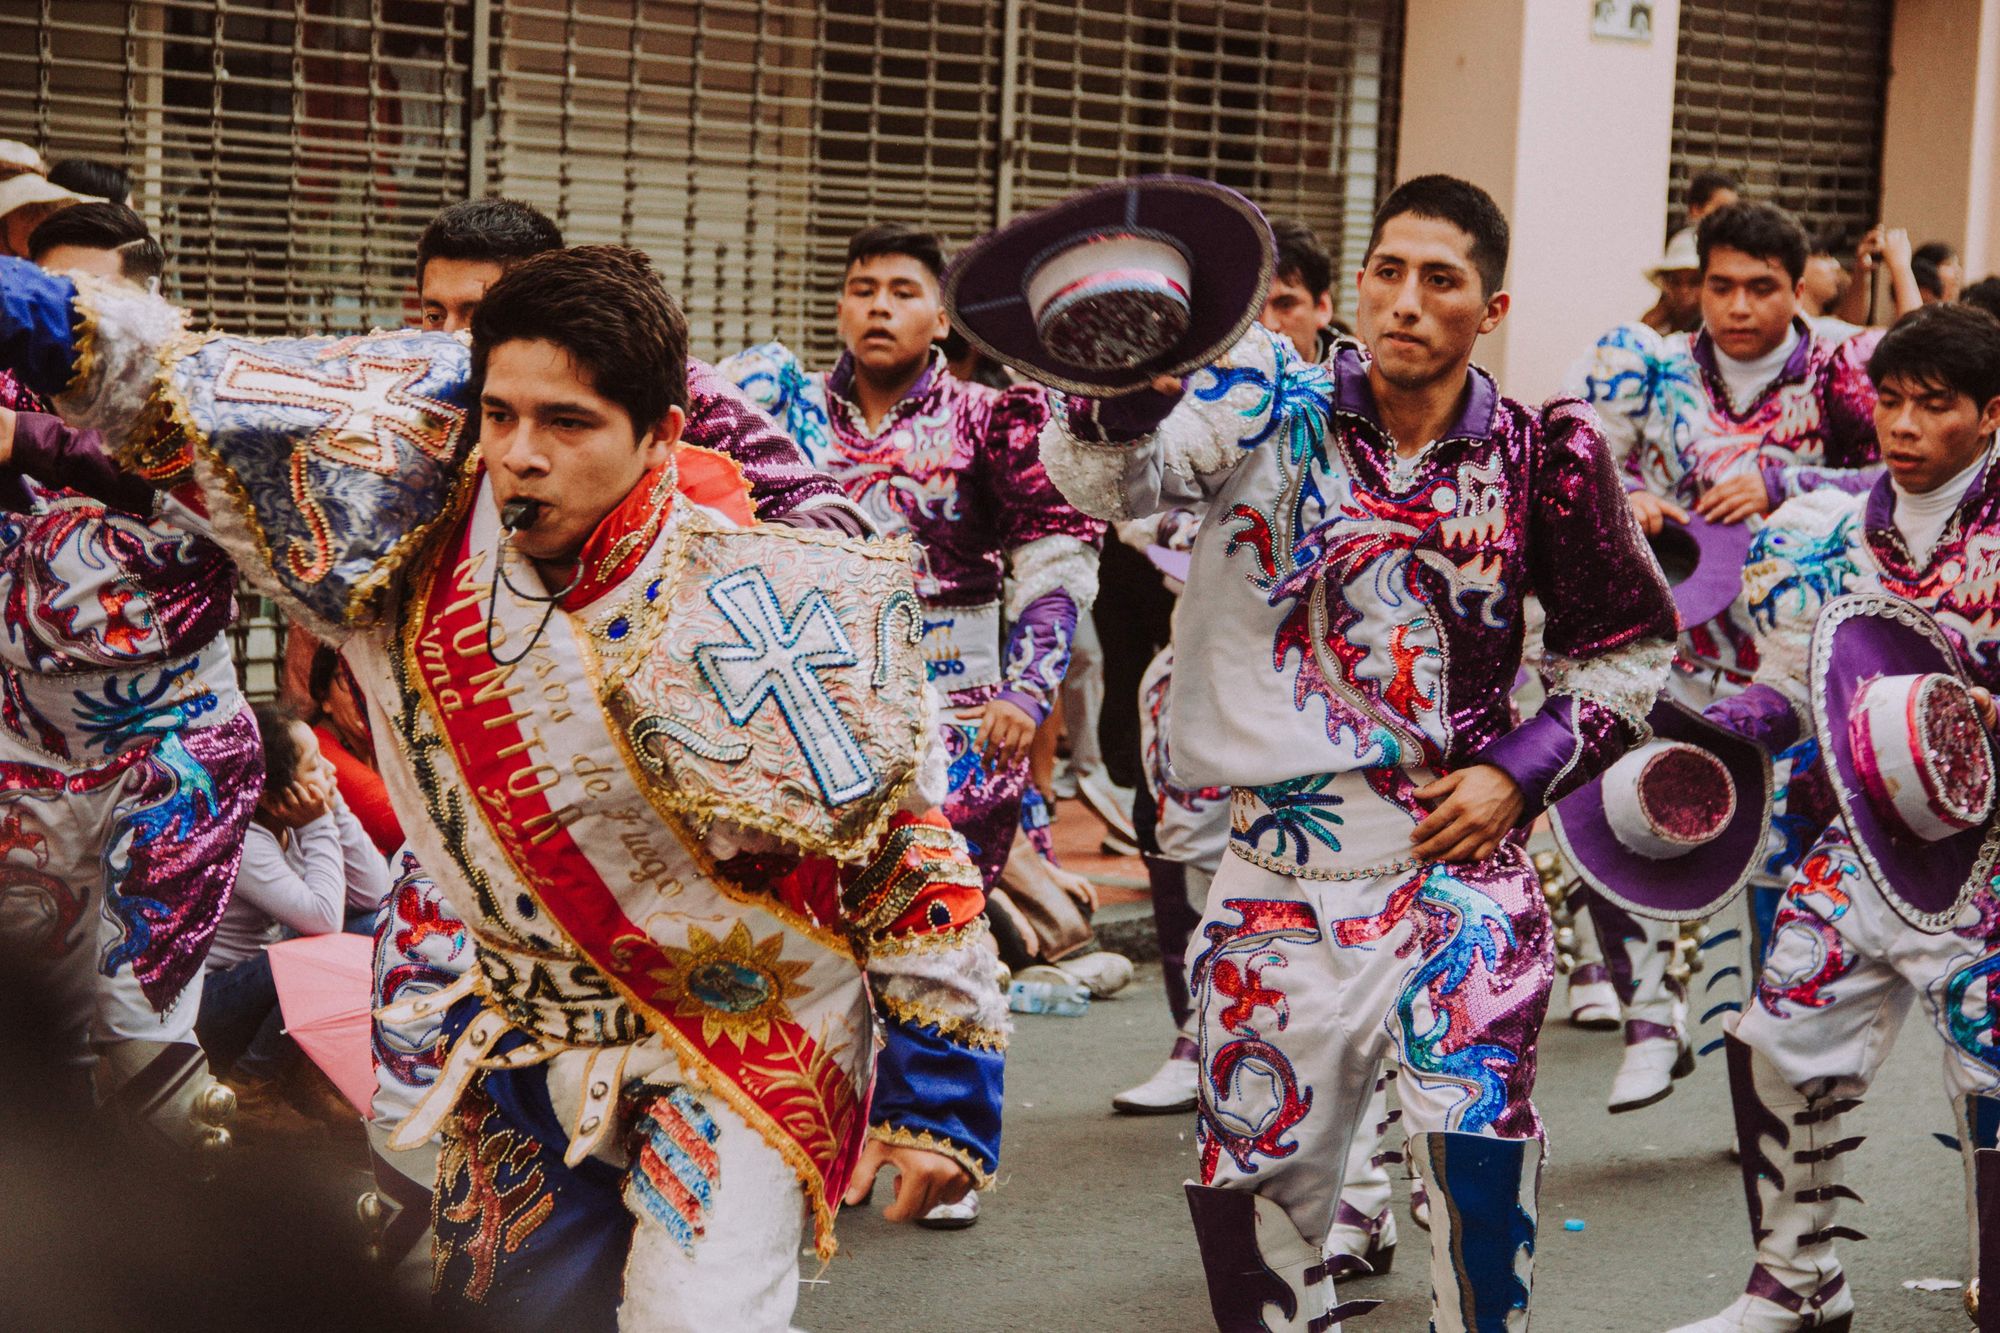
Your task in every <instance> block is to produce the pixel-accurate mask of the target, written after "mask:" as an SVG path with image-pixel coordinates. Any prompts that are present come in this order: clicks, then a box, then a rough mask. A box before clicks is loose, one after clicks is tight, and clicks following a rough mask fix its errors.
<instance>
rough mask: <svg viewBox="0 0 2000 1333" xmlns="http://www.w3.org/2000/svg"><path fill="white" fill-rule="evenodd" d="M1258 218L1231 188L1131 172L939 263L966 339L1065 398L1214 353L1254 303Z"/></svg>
mask: <svg viewBox="0 0 2000 1333" xmlns="http://www.w3.org/2000/svg"><path fill="white" fill-rule="evenodd" d="M1275 264H1276V259H1275V256H1274V254H1273V249H1272V241H1271V228H1270V224H1269V223H1267V222H1265V220H1264V215H1263V214H1262V213H1260V212H1258V211H1257V206H1256V205H1255V204H1253V203H1251V202H1250V201H1249V200H1248V199H1245V198H1244V197H1243V196H1242V195H1240V194H1238V193H1236V191H1234V190H1231V189H1229V188H1227V187H1226V186H1222V185H1217V184H1215V183H1214V182H1212V181H1205V180H1199V179H1197V178H1195V177H1192V176H1138V177H1134V178H1133V179H1131V180H1124V181H1118V182H1116V183H1114V184H1111V185H1103V186H1099V187H1097V188H1096V189H1092V190H1086V191H1084V192H1083V193H1082V194H1077V195H1072V196H1071V197H1070V198H1068V199H1065V200H1063V201H1062V202H1061V203H1059V204H1055V205H1052V206H1051V207H1048V208H1045V209H1042V210H1041V211H1039V212H1036V213H1030V214H1028V215H1027V216H1025V217H1021V218H1017V219H1015V220H1014V221H1013V222H1010V223H1008V224H1007V225H1006V226H1004V227H1002V228H1000V230H998V231H996V232H993V233H992V234H990V235H988V236H985V237H982V238H981V239H980V240H978V241H976V242H974V243H973V244H972V245H971V246H970V247H968V248H967V249H966V250H965V251H964V253H962V254H960V255H959V256H958V258H957V259H956V260H954V261H953V262H952V264H951V267H950V268H948V269H947V270H945V275H944V284H943V292H944V304H945V309H946V310H947V311H949V312H950V314H951V321H952V323H953V324H954V325H955V326H956V327H957V328H958V330H959V332H961V333H963V334H964V335H965V337H966V340H967V341H968V342H970V343H971V344H972V345H973V346H974V347H977V348H978V349H979V350H980V351H982V352H984V353H986V354H987V355H988V356H990V357H992V358H993V359H994V360H996V361H999V362H1000V363H1001V364H1003V365H1007V366H1011V367H1013V368H1014V369H1015V370H1018V371H1020V372H1021V373H1022V374H1024V375H1027V376H1028V377H1029V378H1031V379H1033V380H1035V381H1037V382H1038V383H1041V384H1046V385H1049V386H1050V387H1052V388H1056V389H1061V390H1063V391H1065V392H1068V393H1078V394H1089V395H1093V396H1095V397H1100V398H1107V397H1114V396H1116V395H1118V394H1122V393H1132V392H1135V391H1137V390H1139V389H1143V388H1145V387H1146V385H1147V384H1148V383H1150V382H1151V381H1152V379H1153V378H1154V377H1155V376H1158V375H1184V374H1186V373H1187V372H1188V371H1191V370H1195V369H1198V368H1199V367H1201V366H1205V365H1208V364H1210V363H1211V362H1213V361H1214V360H1215V359H1216V358H1217V357H1219V356H1221V355H1222V353H1223V352H1225V351H1227V350H1228V349H1229V348H1230V347H1231V346H1232V345H1234V344H1235V342H1236V340H1237V339H1238V338H1240V337H1242V336H1243V333H1244V330H1246V329H1248V328H1249V327H1250V325H1251V323H1252V321H1254V320H1255V319H1256V318H1257V314H1258V311H1259V310H1261V309H1262V308H1263V304H1264V295H1265V292H1266V290H1267V289H1268V288H1269V287H1270V285H1271V274H1272V269H1273V267H1274V266H1275Z"/></svg>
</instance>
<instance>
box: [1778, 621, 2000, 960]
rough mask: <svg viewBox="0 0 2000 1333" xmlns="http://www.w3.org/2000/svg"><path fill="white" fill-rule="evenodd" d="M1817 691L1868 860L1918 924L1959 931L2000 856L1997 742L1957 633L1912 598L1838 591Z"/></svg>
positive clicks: (1823, 733)
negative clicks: (1954, 638)
mask: <svg viewBox="0 0 2000 1333" xmlns="http://www.w3.org/2000/svg"><path fill="white" fill-rule="evenodd" d="M1811 686H1812V714H1813V727H1814V728H1815V730H1816V731H1817V732H1818V735H1819V741H1820V751H1821V753H1822V755H1824V757H1825V760H1826V765H1827V775H1828V776H1829V777H1830V778H1832V780H1833V790H1834V795H1835V796H1836V797H1837V798H1838V801H1839V806H1840V822H1841V825H1842V827H1843V828H1844V829H1845V830H1846V831H1847V835H1848V837H1849V839H1851V840H1852V842H1853V843H1854V849H1855V853H1856V855H1857V856H1859V858H1860V860H1861V864H1862V865H1863V867H1864V868H1865V869H1866V870H1867V871H1868V874H1869V877H1870V878H1871V879H1873V880H1874V882H1875V885H1876V887H1877V888H1879V889H1880V890H1881V891H1882V895H1883V897H1885V898H1887V899H1888V900H1889V905H1890V906H1891V907H1893V908H1895V909H1896V912H1897V914H1898V915H1899V916H1901V917H1902V918H1903V919H1904V920H1905V921H1907V922H1909V923H1910V925H1912V926H1915V927H1916V928H1917V929H1918V930H1921V931H1925V932H1928V933H1930V934H1940V933H1942V932H1944V931H1946V930H1949V929H1950V928H1951V927H1952V925H1953V924H1954V923H1955V922H1956V920H1957V918H1958V915H1959V912H1960V911H1961V910H1962V909H1963V907H1964V905H1965V902H1966V900H1967V899H1968V898H1970V897H1971V896H1972V894H1973V892H1974V891H1975V890H1976V889H1977V888H1978V887H1979V886H1980V885H1981V884H1983V883H1985V882H1986V880H1987V878H1988V877H1989V876H1990V875H1991V874H1992V873H1993V865H1994V860H1995V855H1996V853H2000V830H1997V829H1996V828H1995V827H1994V825H1995V821H1994V819H1993V809H1994V796H1995V773H1994V760H1993V746H1992V743H1991V741H1990V740H1989V739H1988V738H1987V735H1986V727H1985V724H1984V723H1982V722H1981V721H1980V718H1979V709H1978V706H1977V705H1976V704H1975V703H1974V702H1973V699H1972V695H1971V687H1970V685H1969V684H1968V682H1967V681H1966V679H1965V676H1964V674H1963V672H1962V671H1961V670H1960V667H1959V661H1958V653H1957V651H1956V650H1955V649H1954V648H1953V646H1952V642H1951V640H1950V638H1948V637H1947V636H1946V634H1945V632H1944V630H1943V629H1941V628H1940V627H1939V626H1938V623H1937V622H1936V621H1934V620H1932V619H1931V618H1930V617H1929V616H1928V615H1925V614H1924V612H1923V610H1922V609H1921V608H1919V607H1918V606H1916V605H1914V604H1913V603H1910V602H1906V601H1904V600H1903V599H1902V598H1900V597H1891V596H1888V595H1887V594H1884V593H1854V594H1851V595H1849V596H1846V597H1841V598H1837V599H1835V600H1834V601H1832V602H1829V603H1828V604H1827V605H1826V606H1825V607H1824V608H1823V609H1822V610H1821V611H1820V614H1819V620H1818V622H1817V623H1816V624H1815V625H1814V626H1813V640H1812V671H1811Z"/></svg>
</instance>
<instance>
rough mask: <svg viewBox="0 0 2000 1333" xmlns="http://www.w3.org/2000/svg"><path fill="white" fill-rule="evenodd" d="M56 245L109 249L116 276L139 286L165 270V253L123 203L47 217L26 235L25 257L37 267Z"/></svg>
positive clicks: (71, 208) (71, 209) (76, 206)
mask: <svg viewBox="0 0 2000 1333" xmlns="http://www.w3.org/2000/svg"><path fill="white" fill-rule="evenodd" d="M59 245H75V246H81V247H83V248H84V249H88V250H110V251H112V252H113V253H115V254H116V255H117V256H118V271H119V273H121V274H122V275H123V276H124V277H125V278H126V279H127V280H128V281H131V282H136V283H139V284H140V285H141V286H143V285H145V284H146V283H147V282H148V281H149V280H151V279H153V278H157V277H159V276H160V274H161V273H162V272H164V271H165V270H166V267H167V252H166V251H164V250H162V249H161V248H160V243H159V242H158V241H157V240H155V239H154V238H153V233H152V232H150V231H148V230H146V219H144V218H142V217H140V216H139V215H138V214H137V213H134V212H133V211H132V210H131V209H129V208H127V207H125V205H123V204H71V205H70V206H69V207H68V208H64V209H59V210H58V211H56V212H54V213H51V214H49V215H48V216H47V217H45V218H43V219H42V221H41V224H40V225H39V226H37V227H36V228H35V229H34V230H33V231H31V232H29V233H28V258H30V259H32V260H34V261H35V262H36V263H38V264H39V263H41V262H42V256H43V255H46V254H47V253H48V252H49V251H51V250H53V249H55V248H56V247H57V246H59Z"/></svg>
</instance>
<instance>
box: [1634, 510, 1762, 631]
mask: <svg viewBox="0 0 2000 1333" xmlns="http://www.w3.org/2000/svg"><path fill="white" fill-rule="evenodd" d="M1755 535H1756V534H1754V533H1753V532H1751V531H1750V527H1749V525H1748V524H1744V523H1711V522H1709V521H1708V520H1707V519H1705V518H1703V517H1702V516H1701V515H1700V514H1693V513H1691V514H1689V515H1688V519H1687V522H1685V523H1677V522H1675V521H1674V520H1673V519H1671V518H1670V519H1668V520H1666V522H1664V523H1662V524H1661V525H1660V530H1659V531H1658V532H1656V533H1654V534H1653V535H1652V536H1650V537H1648V538H1646V542H1647V544H1648V545H1649V546H1651V547H1652V548H1653V557H1654V558H1655V559H1656V560H1658V561H1659V562H1660V571H1661V572H1662V573H1664V574H1665V575H1666V576H1667V586H1668V587H1669V588H1670V589H1672V591H1673V595H1674V608H1675V609H1676V610H1677V611H1679V612H1680V617H1681V628H1682V629H1693V628H1694V627H1695V626H1696V625H1706V624H1707V623H1708V622H1709V621H1711V620H1713V619H1715V618H1716V617H1717V616H1719V615H1721V614H1722V613H1723V612H1724V611H1727V610H1728V609H1729V606H1730V603H1732V602H1734V601H1735V600H1736V595H1737V594H1738V593H1739V592H1741V591H1742V590H1743V558H1744V557H1745V556H1746V555H1748V554H1749V553H1750V539H1751V538H1752V537H1753V536H1755Z"/></svg>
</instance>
